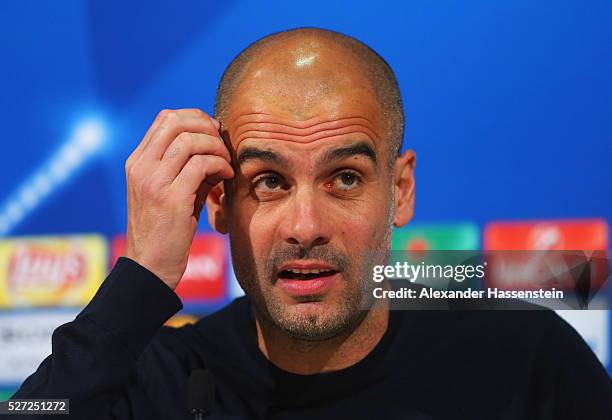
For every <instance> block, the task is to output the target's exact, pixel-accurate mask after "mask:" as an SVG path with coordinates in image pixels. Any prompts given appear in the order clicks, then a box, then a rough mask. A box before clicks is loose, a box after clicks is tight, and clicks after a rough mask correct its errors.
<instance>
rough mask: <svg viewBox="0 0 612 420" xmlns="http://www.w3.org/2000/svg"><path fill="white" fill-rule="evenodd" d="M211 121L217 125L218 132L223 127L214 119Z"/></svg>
mask: <svg viewBox="0 0 612 420" xmlns="http://www.w3.org/2000/svg"><path fill="white" fill-rule="evenodd" d="M211 120H212V122H213V124H214V125H215V127H217V130H218V129H219V127H221V123H220V122H219V121H218V120H216V119H214V118H211Z"/></svg>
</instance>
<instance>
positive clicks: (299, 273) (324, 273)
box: [278, 268, 338, 280]
mask: <svg viewBox="0 0 612 420" xmlns="http://www.w3.org/2000/svg"><path fill="white" fill-rule="evenodd" d="M336 273H338V271H337V270H323V269H322V270H319V269H309V270H302V269H293V268H290V269H287V270H283V271H281V272H280V273H278V277H279V278H281V279H286V280H312V279H316V278H320V277H328V276H333V275H334V274H336Z"/></svg>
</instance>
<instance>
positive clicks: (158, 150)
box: [125, 109, 234, 289]
mask: <svg viewBox="0 0 612 420" xmlns="http://www.w3.org/2000/svg"><path fill="white" fill-rule="evenodd" d="M230 161H231V157H230V153H229V151H228V150H227V147H226V146H225V144H224V143H223V140H222V139H221V136H220V134H219V122H218V121H217V120H215V119H214V118H211V117H210V116H208V115H207V114H205V113H204V112H202V111H200V110H197V109H180V110H164V111H161V112H160V113H159V115H158V116H157V118H156V119H155V121H154V122H153V124H152V125H151V127H150V128H149V130H148V131H147V133H146V134H145V136H144V138H143V139H142V141H141V142H140V144H139V145H138V147H137V148H136V149H135V150H134V152H133V153H132V154H131V155H130V157H129V158H128V159H127V162H126V164H125V173H126V179H127V207H128V227H127V237H126V250H125V256H126V257H128V258H131V259H132V260H134V261H136V262H137V263H139V264H140V265H142V266H143V267H145V268H147V269H148V270H149V271H151V272H153V273H154V274H155V275H157V276H158V277H159V278H160V279H161V280H162V281H163V282H164V283H166V284H167V285H168V286H169V287H170V288H172V289H174V288H176V286H177V285H178V283H179V281H180V280H181V277H182V276H183V274H184V273H185V269H186V268H187V259H188V257H189V249H190V248H191V243H192V241H193V237H194V235H195V232H196V228H197V224H198V220H199V217H200V212H201V211H202V208H203V206H204V200H205V199H206V196H207V195H208V192H209V191H210V189H211V188H212V187H214V186H215V185H217V184H218V183H219V182H221V181H222V180H224V179H231V178H233V177H234V170H233V169H232V166H231V164H230Z"/></svg>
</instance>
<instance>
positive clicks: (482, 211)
mask: <svg viewBox="0 0 612 420" xmlns="http://www.w3.org/2000/svg"><path fill="white" fill-rule="evenodd" d="M610 22H612V3H611V2H609V1H607V0H592V1H589V2H581V1H559V0H555V1H551V0H542V1H539V2H532V1H527V0H514V1H511V2H491V1H486V0H483V1H450V0H439V1H436V2H432V1H426V0H420V1H416V0H415V1H402V2H399V1H398V2H382V1H377V2H369V1H346V2H332V1H319V0H312V1H309V2H307V3H303V2H265V1H259V2H255V1H246V0H242V1H241V0H226V1H223V2H221V1H218V2H213V1H202V0H198V1H196V0H185V1H182V2H180V5H179V4H178V3H176V2H169V1H166V2H161V1H147V2H123V1H121V2H120V1H118V0H105V1H91V0H62V1H52V0H47V1H42V0H41V1H22V0H4V1H2V2H0V34H1V40H2V42H1V43H0V52H1V54H0V59H1V60H2V66H0V84H1V86H2V89H1V94H0V121H1V122H2V124H1V125H0V130H1V131H0V135H1V138H2V153H0V167H1V168H2V172H1V174H2V176H1V177H0V241H1V242H0V349H1V350H0V392H3V394H0V399H1V398H2V397H7V396H8V395H10V392H12V391H13V390H14V389H15V388H16V387H17V386H18V385H19V383H20V382H21V381H22V380H23V379H24V378H25V376H26V375H27V374H28V373H30V372H31V371H33V370H34V369H35V367H36V366H37V364H38V363H40V361H41V360H42V359H43V357H44V356H45V355H46V354H48V353H49V351H50V334H51V332H52V331H53V329H54V328H55V327H56V326H58V325H60V324H61V323H64V322H68V321H70V320H71V319H73V318H74V316H75V315H76V314H77V313H78V311H79V309H80V308H81V307H82V306H83V305H84V303H85V302H86V301H87V300H88V299H89V298H90V297H91V296H92V295H93V293H95V290H96V288H97V286H98V285H99V283H100V282H101V281H102V280H103V279H104V276H105V274H106V273H107V272H108V270H109V269H110V267H111V266H112V263H113V262H114V260H115V259H116V257H117V256H118V255H121V249H122V247H123V238H122V237H121V234H122V233H123V232H124V231H125V226H126V207H125V205H126V203H125V179H124V162H125V159H126V158H127V156H128V155H129V154H130V152H131V150H133V148H134V147H135V146H136V145H137V144H138V142H139V141H140V138H141V137H142V135H143V133H144V132H145V130H146V128H147V127H148V125H149V124H150V123H151V121H152V120H153V118H154V116H155V114H156V113H157V112H158V111H159V110H160V109H162V108H180V107H200V108H202V109H204V110H206V111H209V112H212V106H213V100H214V93H215V86H216V84H217V81H218V79H219V77H220V75H221V73H222V71H223V69H224V66H225V65H226V64H227V63H229V61H230V60H231V59H232V58H233V57H234V56H235V55H236V54H237V53H238V52H239V51H240V50H241V49H242V48H244V47H245V46H246V45H248V44H249V43H250V42H252V41H254V40H255V39H257V38H259V37H261V36H264V35H266V34H268V33H271V32H275V31H279V30H283V29H287V28H291V27H298V26H319V27H324V28H329V29H333V30H337V31H340V32H344V33H347V34H350V35H353V36H355V37H357V38H359V39H361V40H363V41H365V42H366V43H367V44H369V45H370V46H371V47H373V48H374V49H376V50H377V51H378V52H379V53H380V54H381V55H382V56H384V57H385V58H386V59H387V61H388V62H389V63H390V64H391V66H392V67H393V68H394V69H395V71H396V72H397V76H398V78H399V82H400V85H401V88H402V93H403V98H404V103H405V108H406V121H407V125H406V136H405V140H404V147H405V148H413V149H414V150H415V151H416V153H417V167H416V179H417V188H416V211H415V222H414V224H413V225H411V226H409V227H408V228H406V229H403V230H402V231H399V232H396V234H395V236H394V246H399V247H404V246H409V247H417V248H419V249H421V248H423V249H426V248H429V249H477V248H479V247H482V246H483V245H485V247H486V243H487V240H486V238H487V235H496V236H495V238H496V242H495V243H496V246H498V247H502V248H503V247H517V246H518V247H524V248H526V249H534V248H538V247H542V246H544V247H545V248H546V247H547V248H549V249H563V248H565V249H571V247H572V246H573V245H572V244H575V243H576V240H579V242H580V243H581V244H584V243H585V242H584V241H585V237H586V243H587V244H589V246H592V247H593V249H608V248H609V228H608V224H609V223H610V221H611V220H612V194H611V193H612V188H611V187H610V185H611V182H610V181H611V180H612V176H611V175H610V165H609V161H610V159H611V158H612V111H611V109H612V108H611V107H610V98H611V97H612V25H610ZM507 221H512V222H513V223H511V224H507V223H506V222H507ZM516 229H519V230H520V232H522V233H521V234H520V235H519V236H518V239H517V235H516ZM521 229H522V230H521ZM576 229H578V230H576ZM581 229H584V230H581ZM577 232H578V233H577ZM521 235H522V236H521ZM602 238H604V239H602ZM483 239H484V240H483ZM517 241H518V243H517ZM232 273H233V272H232V270H231V264H230V263H229V260H228V249H227V242H226V239H225V238H223V237H220V236H218V235H214V234H212V233H211V232H210V227H209V226H207V225H206V223H205V222H203V223H202V225H201V226H200V234H199V236H198V237H197V239H196V242H195V243H194V247H193V249H192V255H191V257H190V266H189V268H188V272H187V273H186V275H185V280H184V281H183V283H182V284H181V290H179V293H180V294H181V296H182V298H183V300H184V301H185V303H186V305H185V306H186V310H185V311H184V313H183V314H181V317H180V318H175V319H174V320H173V321H172V322H173V323H174V324H175V325H176V324H180V323H182V322H188V321H190V320H193V319H194V318H196V317H197V316H200V315H202V314H204V313H207V312H209V311H211V310H214V309H215V308H218V307H220V306H222V305H223V304H225V303H226V302H228V301H229V300H230V299H231V298H232V297H233V296H235V295H237V294H239V293H240V291H239V289H238V288H237V286H236V283H235V279H234V278H233V274H232ZM563 316H565V317H566V318H567V319H568V320H569V321H570V322H571V323H572V324H573V325H574V326H575V327H576V328H578V330H579V331H580V332H581V334H582V335H583V336H584V337H585V338H586V340H587V341H588V342H589V344H590V345H591V346H592V347H593V349H594V350H595V351H596V353H597V355H598V357H599V358H600V359H601V360H602V362H603V363H604V364H606V365H607V366H608V367H610V363H609V356H608V348H609V343H610V338H609V337H610V315H609V313H608V312H605V311H588V312H578V311H571V312H567V313H564V314H563ZM560 351H562V349H560Z"/></svg>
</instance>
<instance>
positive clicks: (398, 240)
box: [393, 223, 480, 252]
mask: <svg viewBox="0 0 612 420" xmlns="http://www.w3.org/2000/svg"><path fill="white" fill-rule="evenodd" d="M479 234H480V233H479V230H478V226H476V225H475V224H473V223H452V224H451V223H447V224H411V225H409V226H406V227H404V228H401V229H395V230H394V231H393V250H396V251H415V252H420V251H434V250H436V251H450V250H467V251H471V250H476V249H478V247H479Z"/></svg>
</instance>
